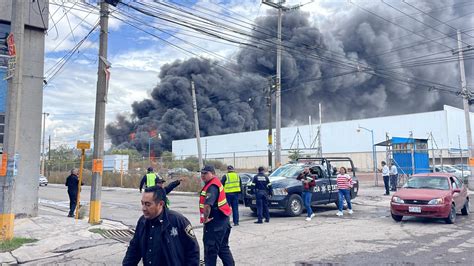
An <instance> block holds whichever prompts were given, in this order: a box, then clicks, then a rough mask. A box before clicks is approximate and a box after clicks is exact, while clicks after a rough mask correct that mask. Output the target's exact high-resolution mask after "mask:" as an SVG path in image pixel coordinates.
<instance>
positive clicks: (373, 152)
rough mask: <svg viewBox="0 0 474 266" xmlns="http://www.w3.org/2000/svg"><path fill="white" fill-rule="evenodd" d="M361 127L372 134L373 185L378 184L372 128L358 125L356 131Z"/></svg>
mask: <svg viewBox="0 0 474 266" xmlns="http://www.w3.org/2000/svg"><path fill="white" fill-rule="evenodd" d="M361 129H363V130H365V131H368V132H370V134H371V135H372V161H373V162H374V174H375V186H378V184H379V177H378V174H377V153H376V150H375V143H374V131H373V130H372V129H368V128H365V127H361V126H360V125H359V127H358V128H357V132H360V130H361Z"/></svg>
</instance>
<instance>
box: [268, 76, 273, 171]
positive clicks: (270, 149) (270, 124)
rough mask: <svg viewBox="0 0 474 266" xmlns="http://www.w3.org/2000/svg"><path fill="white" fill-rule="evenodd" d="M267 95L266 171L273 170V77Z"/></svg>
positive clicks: (270, 79)
mask: <svg viewBox="0 0 474 266" xmlns="http://www.w3.org/2000/svg"><path fill="white" fill-rule="evenodd" d="M269 83H270V84H269V85H270V87H269V88H268V96H267V106H268V137H267V139H268V172H272V171H273V158H272V152H273V132H272V130H273V121H272V120H273V119H272V118H273V113H272V111H273V108H272V93H273V77H270V78H269Z"/></svg>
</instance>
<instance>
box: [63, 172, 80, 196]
mask: <svg viewBox="0 0 474 266" xmlns="http://www.w3.org/2000/svg"><path fill="white" fill-rule="evenodd" d="M66 186H67V191H68V192H70V193H77V191H78V189H79V177H77V175H73V174H71V175H70V176H68V177H67V178H66Z"/></svg>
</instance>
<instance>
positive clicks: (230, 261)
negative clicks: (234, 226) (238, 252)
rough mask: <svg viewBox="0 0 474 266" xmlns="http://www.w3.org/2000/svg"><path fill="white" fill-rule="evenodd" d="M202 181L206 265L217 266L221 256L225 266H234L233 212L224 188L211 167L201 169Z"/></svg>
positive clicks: (202, 216)
mask: <svg viewBox="0 0 474 266" xmlns="http://www.w3.org/2000/svg"><path fill="white" fill-rule="evenodd" d="M201 180H202V181H203V182H204V183H205V185H204V187H203V188H202V190H201V193H200V196H199V212H200V214H201V215H200V222H201V223H202V224H204V235H203V243H204V261H205V264H206V266H215V265H216V263H217V256H219V258H220V259H221V260H222V263H223V264H224V266H227V265H229V266H233V265H235V263H234V258H233V257H232V252H231V251H230V248H229V236H230V231H231V226H230V222H229V216H230V213H231V212H232V210H231V208H230V207H229V205H228V204H227V199H226V196H225V192H224V187H223V186H222V183H221V181H219V179H218V178H217V177H216V176H215V170H214V167H213V166H211V165H206V166H205V167H204V168H203V169H201Z"/></svg>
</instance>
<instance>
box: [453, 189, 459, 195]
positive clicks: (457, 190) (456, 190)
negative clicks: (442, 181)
mask: <svg viewBox="0 0 474 266" xmlns="http://www.w3.org/2000/svg"><path fill="white" fill-rule="evenodd" d="M454 193H461V189H459V188H455V189H453V194H454Z"/></svg>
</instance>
